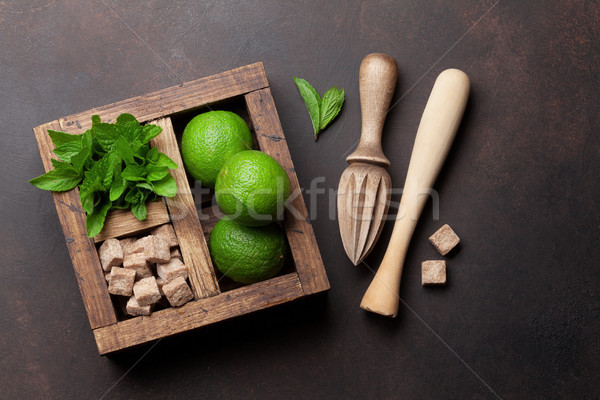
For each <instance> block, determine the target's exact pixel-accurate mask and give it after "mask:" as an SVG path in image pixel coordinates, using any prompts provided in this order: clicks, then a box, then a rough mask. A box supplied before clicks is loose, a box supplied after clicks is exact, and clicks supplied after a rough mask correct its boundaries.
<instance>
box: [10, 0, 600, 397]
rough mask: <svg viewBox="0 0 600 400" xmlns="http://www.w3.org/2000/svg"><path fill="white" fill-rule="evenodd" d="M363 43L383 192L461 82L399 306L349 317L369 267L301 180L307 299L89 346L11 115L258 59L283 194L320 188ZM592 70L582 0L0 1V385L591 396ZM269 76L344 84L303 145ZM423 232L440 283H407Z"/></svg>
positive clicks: (594, 251) (73, 391)
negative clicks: (382, 82) (386, 312)
mask: <svg viewBox="0 0 600 400" xmlns="http://www.w3.org/2000/svg"><path fill="white" fill-rule="evenodd" d="M370 52H385V53H388V54H390V55H391V56H393V57H394V58H395V59H396V60H397V61H398V64H399V68H400V76H399V83H398V87H397V90H396V94H395V100H394V101H399V102H398V104H397V106H395V107H394V108H393V109H392V110H391V111H390V113H389V115H388V119H387V123H386V126H385V130H384V134H383V135H384V140H383V142H384V151H385V153H386V155H387V156H388V157H389V158H390V160H391V163H392V165H391V168H390V170H389V172H390V175H391V177H392V182H393V183H394V185H395V186H396V187H401V186H402V183H403V181H404V178H405V174H406V170H407V167H408V161H409V158H410V153H411V149H412V144H413V141H414V135H415V132H416V129H417V126H418V123H419V119H420V116H421V113H422V111H423V108H424V106H425V102H426V100H427V97H428V95H429V92H430V90H431V87H432V85H433V82H434V80H435V77H436V76H437V74H438V73H439V72H441V71H442V70H444V69H446V68H449V67H455V68H460V69H462V70H464V71H465V72H466V73H467V74H468V75H469V76H470V78H471V80H472V94H471V98H470V101H469V104H468V107H467V110H466V114H465V117H464V120H463V123H462V125H461V128H460V130H459V132H458V136H457V139H456V142H455V144H454V147H453V148H452V150H451V153H450V155H449V158H448V160H447V162H446V164H445V167H444V170H443V172H442V174H441V175H440V177H439V179H438V182H437V185H436V189H437V190H438V192H439V195H440V216H439V220H434V219H433V218H432V213H431V206H427V208H426V209H425V211H424V214H423V217H422V219H421V221H420V223H419V225H418V227H417V230H416V232H415V235H414V237H413V242H412V245H411V248H410V251H409V254H408V256H407V260H406V268H405V271H404V276H403V282H402V287H401V293H400V295H401V298H402V303H401V308H400V314H399V317H398V318H397V319H395V320H390V319H384V318H381V317H378V316H375V315H370V314H368V313H365V312H364V311H362V310H361V309H359V307H358V304H359V301H360V298H361V297H362V294H363V292H364V290H365V289H366V288H367V286H368V284H369V282H370V281H371V279H372V273H371V272H370V271H369V270H368V268H367V267H366V266H365V265H363V266H360V267H358V268H356V267H353V266H352V265H351V263H350V261H348V259H347V257H346V256H345V253H344V250H343V248H342V244H341V240H340V238H339V234H338V226H337V222H336V221H335V219H332V218H329V209H330V205H329V201H328V198H327V195H320V197H318V199H317V200H318V201H317V207H316V209H315V210H313V226H314V228H315V234H316V237H317V240H318V242H319V245H320V249H321V252H322V256H323V260H324V262H325V265H326V268H327V272H328V275H329V279H330V282H331V286H332V289H331V291H330V292H329V293H328V294H327V295H325V296H317V297H315V298H310V299H307V300H304V301H299V302H297V303H293V304H289V305H284V306H280V307H278V308H275V309H270V310H266V311H262V312H259V313H257V314H254V315H251V316H245V317H241V318H238V319H235V320H232V321H228V322H225V323H221V324H218V325H216V326H212V327H208V328H204V329H200V330H197V331H195V332H192V333H187V334H184V335H181V336H178V337H176V338H172V339H165V340H162V341H160V342H158V343H157V344H156V345H155V346H154V347H150V346H145V347H141V348H139V349H134V350H133V351H128V352H125V353H122V354H119V355H117V356H114V357H110V358H108V357H100V356H98V355H97V351H96V347H95V344H94V340H93V335H92V333H91V330H90V328H89V325H88V322H87V318H86V315H85V310H84V308H83V305H82V301H81V298H80V295H79V291H78V289H77V284H76V281H75V277H74V275H73V270H72V268H71V264H70V259H69V256H68V253H67V249H66V246H65V244H64V239H63V237H62V234H61V228H60V225H59V222H58V218H57V215H56V212H55V209H54V206H53V203H52V199H51V195H50V194H49V193H47V192H43V191H40V190H37V189H35V188H34V187H33V186H31V185H29V184H28V183H27V180H29V179H30V178H32V177H34V176H37V175H39V174H41V173H42V171H43V170H42V163H41V160H40V158H39V153H38V149H37V146H36V143H35V139H34V135H33V132H32V128H33V127H34V126H37V125H39V124H41V123H44V122H47V121H51V120H54V119H57V118H58V117H61V116H63V115H68V114H72V113H75V112H78V111H83V110H86V109H89V108H92V107H94V106H100V105H103V104H107V103H111V102H114V101H117V100H122V99H126V98H129V97H132V96H135V95H140V94H143V93H146V92H149V91H154V90H157V89H161V88H164V87H168V86H173V85H176V84H179V83H181V82H184V81H187V80H193V79H196V78H200V77H203V76H206V75H210V74H213V73H217V72H221V71H224V70H227V69H231V68H234V67H238V66H241V65H245V64H249V63H252V62H255V61H263V62H264V63H265V67H266V71H267V75H268V78H269V81H270V84H271V88H272V91H273V96H274V98H275V103H276V105H277V108H278V111H279V115H280V118H281V122H282V125H283V129H284V131H285V134H286V137H287V140H288V145H289V148H290V152H291V154H292V157H293V159H294V163H295V166H296V170H297V173H298V177H299V179H300V184H301V186H303V187H305V188H309V187H310V183H311V181H312V180H313V179H314V178H318V177H323V179H324V180H323V183H321V184H320V187H324V188H326V189H327V190H329V189H332V190H333V189H335V188H337V183H338V179H339V177H340V174H341V172H342V171H343V169H344V168H345V166H346V163H345V161H344V157H345V155H347V154H348V152H349V151H350V150H352V148H353V146H354V145H355V144H356V141H357V139H358V136H359V134H360V132H359V131H360V128H359V127H360V113H359V94H358V83H357V82H358V80H357V76H358V67H359V64H360V61H361V59H362V58H363V57H364V56H365V55H366V54H368V53H370ZM599 72H600V5H599V4H598V2H596V1H516V0H515V1H509V0H500V1H467V0H457V1H442V0H439V1H433V0H427V1H418V0H412V1H378V2H371V1H362V2H361V1H347V2H343V1H327V2H321V1H298V2H280V1H275V0H272V1H255V2H250V1H227V2H215V1H211V2H204V1H202V2H196V1H159V0H156V1H148V2H142V1H128V2H120V1H116V0H100V1H89V0H55V1H52V0H7V1H0V127H1V128H0V129H1V132H2V133H1V136H0V143H1V146H0V163H1V169H0V171H1V172H0V188H1V194H0V206H1V207H0V210H1V211H2V221H1V223H0V233H1V238H0V239H1V241H0V251H1V259H0V260H1V261H0V265H1V267H0V268H1V269H0V398H5V399H101V398H103V399H129V398H131V399H133V398H148V399H190V398H204V397H206V398H223V399H233V398H257V399H282V398H294V399H300V398H307V399H308V398H357V399H366V398H372V399H375V398H382V399H392V398H394V399H395V398H404V399H494V398H503V399H554V398H556V399H559V398H571V399H585V398H597V397H598V396H599V394H600V376H599V371H600V339H599V335H598V333H599V331H600V322H599V317H600V300H599V297H598V296H599V288H598V286H599V283H600V269H599V268H598V267H599V262H598V259H599V256H598V248H599V247H600V246H599V245H600V243H599V237H600V235H599V233H600V232H599V230H600V212H599V210H598V206H599V200H600V186H599V178H600V165H599V164H600V163H599V156H600V139H599V135H598V131H599V128H600V120H599V117H600V115H599V111H598V110H599V108H598V105H599V104H600V90H599V89H600V87H599V86H600V85H599ZM292 76H300V77H303V78H305V79H307V80H308V81H309V82H311V83H313V85H314V86H315V87H316V88H317V89H318V90H319V91H320V92H323V91H325V90H326V89H327V88H329V87H330V86H332V85H338V86H339V87H342V88H344V89H345V90H346V93H347V100H346V104H345V106H344V109H343V111H342V114H341V116H340V118H339V119H338V120H337V121H336V122H335V123H334V125H333V126H332V127H331V128H330V129H328V130H327V131H325V132H324V133H323V134H322V137H321V138H320V139H319V141H318V142H317V143H315V142H314V141H313V139H312V137H311V135H312V129H311V123H310V120H309V117H308V114H307V112H306V109H305V108H304V104H303V103H302V100H301V99H300V96H299V94H298V92H297V89H296V88H295V86H294V84H293V82H292ZM305 200H306V201H307V202H309V200H310V199H309V197H308V195H307V197H306V198H305ZM394 200H395V201H397V200H398V196H395V199H394ZM443 223H449V224H450V225H451V226H452V227H453V228H455V230H456V231H457V233H458V234H459V235H460V236H461V239H462V246H461V248H460V250H459V251H458V252H457V253H456V254H455V255H454V256H453V257H451V258H448V270H449V271H448V274H449V277H448V280H449V282H448V285H447V286H446V287H443V288H422V287H421V285H420V270H419V264H420V262H421V261H422V260H426V259H430V258H436V257H437V254H436V252H435V250H434V249H433V247H432V246H431V245H430V244H429V243H428V241H427V237H428V236H429V235H430V234H431V233H433V232H434V231H435V230H436V229H437V228H438V227H439V226H440V225H441V224H443ZM391 228H392V224H391V223H388V224H387V225H386V226H385V230H384V232H383V235H382V237H381V239H380V242H379V243H378V245H377V247H376V249H375V251H374V252H373V254H372V255H371V256H369V258H367V260H366V262H367V264H368V265H370V266H371V267H372V268H375V267H376V266H377V264H378V263H379V261H380V260H381V257H382V256H383V252H384V249H385V245H386V243H387V239H388V238H389V236H390V233H391Z"/></svg>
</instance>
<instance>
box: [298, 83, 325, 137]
mask: <svg viewBox="0 0 600 400" xmlns="http://www.w3.org/2000/svg"><path fill="white" fill-rule="evenodd" d="M294 82H295V83H296V86H298V90H299V91H300V96H302V99H303V100H304V104H306V108H307V109H308V114H309V115H310V120H311V121H312V125H313V130H314V132H315V137H316V136H317V135H318V133H319V121H320V117H319V115H320V112H321V110H320V108H321V107H320V105H321V97H320V96H319V93H317V91H316V90H315V88H313V87H312V85H311V84H310V83H308V82H307V81H305V80H304V79H301V78H296V77H294Z"/></svg>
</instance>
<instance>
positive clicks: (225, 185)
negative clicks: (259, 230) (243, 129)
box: [215, 150, 290, 226]
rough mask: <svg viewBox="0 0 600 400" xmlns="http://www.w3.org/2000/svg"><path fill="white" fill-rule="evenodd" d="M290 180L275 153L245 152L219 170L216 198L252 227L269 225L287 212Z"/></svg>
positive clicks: (222, 205)
mask: <svg viewBox="0 0 600 400" xmlns="http://www.w3.org/2000/svg"><path fill="white" fill-rule="evenodd" d="M289 195H290V179H289V178H288V176H287V174H286V173H285V170H284V169H283V168H282V167H281V165H279V164H278V163H277V161H275V160H274V159H273V158H272V157H271V156H269V155H267V154H265V153H263V152H260V151H257V150H246V151H241V152H239V153H237V154H235V155H233V156H231V157H230V158H229V160H227V161H226V162H225V164H224V165H223V168H222V169H221V171H220V172H219V176H218V177H217V182H216V184H215V198H216V200H217V204H218V205H219V208H220V209H221V211H223V213H224V214H225V215H228V216H229V217H230V218H232V219H234V220H236V221H237V222H239V223H241V224H244V225H248V226H263V225H267V224H269V223H271V222H273V221H274V220H276V219H277V218H278V217H280V216H281V214H283V210H284V204H285V201H286V199H287V198H288V197H289Z"/></svg>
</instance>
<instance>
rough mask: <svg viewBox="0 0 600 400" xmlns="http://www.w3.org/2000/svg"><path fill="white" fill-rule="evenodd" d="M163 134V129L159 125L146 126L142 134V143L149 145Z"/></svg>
mask: <svg viewBox="0 0 600 400" xmlns="http://www.w3.org/2000/svg"><path fill="white" fill-rule="evenodd" d="M161 132H162V128H161V127H160V126H158V125H152V124H148V125H144V126H143V127H142V132H141V134H140V137H139V139H140V141H141V142H142V143H144V144H146V143H148V142H149V141H151V140H152V139H154V138H155V137H157V136H158V135H160V133H161Z"/></svg>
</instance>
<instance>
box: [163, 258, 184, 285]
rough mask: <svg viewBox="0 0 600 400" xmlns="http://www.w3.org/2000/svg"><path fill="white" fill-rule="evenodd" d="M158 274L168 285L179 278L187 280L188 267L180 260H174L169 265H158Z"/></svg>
mask: <svg viewBox="0 0 600 400" xmlns="http://www.w3.org/2000/svg"><path fill="white" fill-rule="evenodd" d="M156 274H157V275H158V276H159V277H161V278H162V279H164V280H165V281H166V282H167V283H168V282H171V281H172V280H173V279H175V278H177V277H182V278H183V279H187V277H188V272H187V267H186V266H185V264H184V263H182V262H181V260H180V259H178V258H172V259H171V260H170V261H169V262H168V263H165V264H156Z"/></svg>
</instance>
